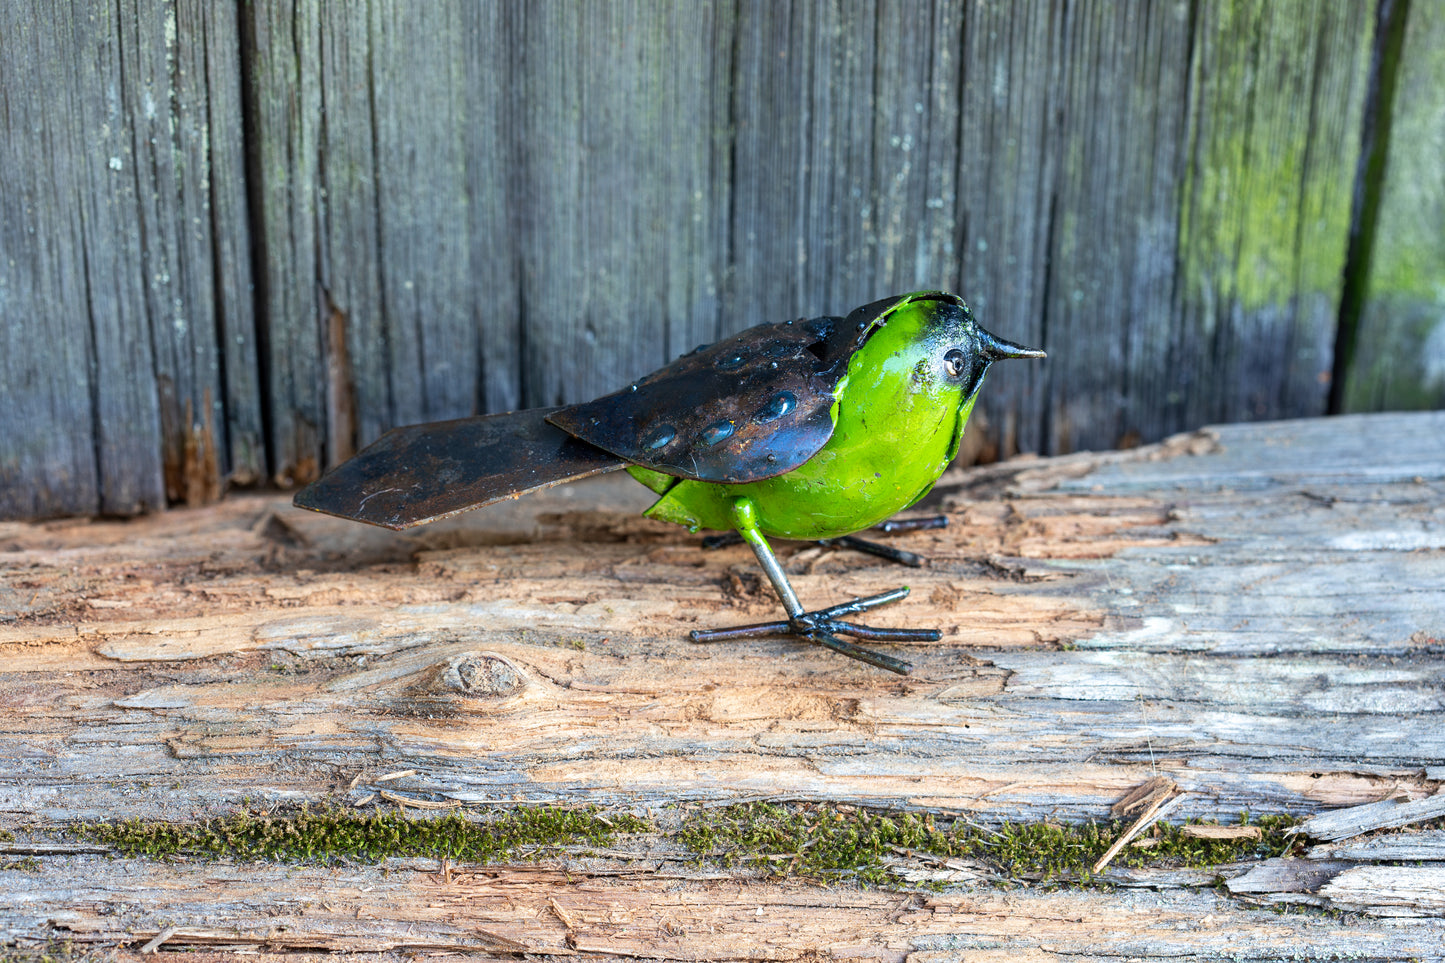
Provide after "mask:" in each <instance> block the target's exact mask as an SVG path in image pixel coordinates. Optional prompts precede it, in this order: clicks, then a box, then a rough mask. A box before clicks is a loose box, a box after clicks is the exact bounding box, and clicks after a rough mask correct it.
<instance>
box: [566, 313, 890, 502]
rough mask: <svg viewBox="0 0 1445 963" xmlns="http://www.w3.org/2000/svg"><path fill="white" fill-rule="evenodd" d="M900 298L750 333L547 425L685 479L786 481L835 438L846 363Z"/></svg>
mask: <svg viewBox="0 0 1445 963" xmlns="http://www.w3.org/2000/svg"><path fill="white" fill-rule="evenodd" d="M902 300H903V299H901V298H897V297H893V298H885V299H883V300H881V301H875V302H873V303H872V304H868V305H864V306H863V307H861V308H859V309H857V310H856V311H854V312H853V313H852V314H850V315H849V316H848V317H847V318H838V317H820V318H813V319H811V320H806V321H805V320H799V321H785V322H782V323H780V324H762V325H758V326H757V327H754V328H749V329H748V330H746V331H744V332H742V333H741V334H738V335H735V336H733V337H731V338H727V339H725V340H723V341H719V342H718V343H716V344H713V345H704V346H701V347H699V348H697V349H695V350H693V351H691V352H689V353H688V354H685V355H683V356H682V357H681V358H678V359H677V360H676V361H674V362H673V363H672V364H669V365H667V366H666V367H663V368H660V369H658V370H657V371H655V372H653V373H652V374H650V375H648V376H647V377H646V378H643V379H642V380H640V381H638V382H636V383H635V384H631V385H628V386H627V387H626V388H624V389H622V390H621V391H618V392H615V393H613V394H610V395H607V396H605V397H602V398H598V399H597V400H596V401H590V402H587V403H585V404H580V405H573V406H572V407H569V408H562V409H560V410H558V411H555V412H553V413H552V414H551V415H549V416H548V420H549V421H551V422H552V424H554V425H557V426H558V427H561V428H564V429H566V430H567V431H569V432H571V433H572V434H574V435H576V436H577V437H579V438H582V439H584V440H586V441H589V442H591V443H592V444H594V445H596V446H597V447H599V448H603V449H606V450H607V451H609V452H611V453H612V454H614V455H617V456H618V457H620V458H623V459H625V460H627V461H629V462H634V463H636V464H639V465H643V466H645V467H647V468H653V469H656V470H657V471H661V472H665V473H667V474H669V475H676V476H678V477H681V478H692V479H698V480H701V481H714V482H729V483H741V482H750V481H758V480H761V479H764V478H772V477H773V476H775V475H781V474H783V473H784V472H788V471H791V470H793V469H794V468H797V467H798V466H799V465H801V464H803V462H805V461H807V460H808V459H809V458H811V457H813V455H814V454H816V453H817V451H818V449H820V448H822V447H823V445H825V444H826V443H827V441H828V439H829V437H831V436H832V434H833V416H832V407H833V402H834V400H835V397H834V394H835V391H836V389H837V387H838V382H839V381H840V380H841V379H842V377H843V375H844V374H846V373H847V370H848V360H849V359H850V358H851V357H852V356H853V353H854V352H855V351H857V350H858V348H859V346H861V345H862V344H863V342H864V341H865V340H866V339H867V336H868V333H869V332H870V331H871V330H872V328H873V326H874V325H875V324H876V323H877V322H878V320H879V319H880V318H882V317H883V316H884V315H886V313H887V312H888V311H889V310H890V309H891V308H893V307H894V306H895V305H897V304H899V303H900V302H901V301H902Z"/></svg>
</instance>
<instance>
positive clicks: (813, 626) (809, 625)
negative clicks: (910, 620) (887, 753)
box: [691, 588, 942, 675]
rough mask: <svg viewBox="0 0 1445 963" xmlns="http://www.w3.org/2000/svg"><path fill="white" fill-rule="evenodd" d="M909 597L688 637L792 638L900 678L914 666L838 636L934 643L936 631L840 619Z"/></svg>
mask: <svg viewBox="0 0 1445 963" xmlns="http://www.w3.org/2000/svg"><path fill="white" fill-rule="evenodd" d="M907 594H908V589H906V588H899V589H894V590H893V591H891V592H884V593H882V594H881V595H871V596H868V597H867V598H861V599H854V600H853V601H851V602H844V603H843V604H841V605H834V606H832V607H831V608H826V609H820V610H819V611H817V612H803V613H801V614H799V615H795V616H793V617H792V618H789V619H787V620H786V621H777V622H759V623H757V624H755V625H739V626H736V627H735V628H730V629H708V630H695V631H693V632H692V633H691V637H692V640H693V641H694V642H727V641H732V640H734V639H758V638H765V637H768V636H774V635H792V636H796V637H798V638H801V639H804V640H806V641H809V642H813V643H816V644H818V645H821V646H824V647H826V648H829V649H832V650H833V651H834V652H837V653H838V654H840V655H846V656H848V657H849V658H850V659H857V660H858V661H860V662H867V663H868V664H869V665H873V666H877V667H878V668H880V669H887V670H888V671H889V672H897V673H898V674H899V675H907V674H908V673H909V671H910V670H911V669H912V668H913V666H912V665H911V664H910V663H908V662H906V661H904V660H903V659H897V658H894V657H893V656H891V655H884V654H883V653H881V652H874V651H873V650H872V649H865V648H863V647H862V646H860V645H855V644H854V643H852V642H849V641H848V640H846V639H843V638H840V636H845V635H847V636H852V637H853V638H855V639H867V640H868V641H870V642H937V641H938V640H939V639H940V638H941V637H942V635H941V633H939V631H938V630H937V629H884V628H877V627H875V626H871V625H859V624H858V623H856V622H845V621H843V619H841V618H840V616H845V615H853V614H855V613H857V612H863V611H866V610H868V609H871V608H876V607H877V606H879V605H886V604H888V603H889V602H896V601H898V600H899V599H901V598H903V597H905V596H906V595H907Z"/></svg>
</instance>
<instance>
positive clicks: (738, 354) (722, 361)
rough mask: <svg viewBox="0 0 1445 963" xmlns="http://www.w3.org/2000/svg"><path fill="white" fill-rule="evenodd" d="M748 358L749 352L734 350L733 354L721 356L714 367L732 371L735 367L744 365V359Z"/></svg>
mask: <svg viewBox="0 0 1445 963" xmlns="http://www.w3.org/2000/svg"><path fill="white" fill-rule="evenodd" d="M746 358H747V352H745V351H734V352H733V353H732V354H730V355H728V356H726V357H724V358H719V359H718V360H717V362H716V363H715V364H714V365H713V367H715V368H717V369H718V370H719V371H731V370H733V369H734V368H741V367H742V366H743V361H744V360H745V359H746Z"/></svg>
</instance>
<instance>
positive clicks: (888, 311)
mask: <svg viewBox="0 0 1445 963" xmlns="http://www.w3.org/2000/svg"><path fill="white" fill-rule="evenodd" d="M848 320H849V322H850V324H849V325H848V327H849V328H853V329H856V330H860V331H864V332H866V334H865V337H866V340H865V341H864V343H863V344H862V345H861V346H860V347H859V348H858V349H857V352H856V354H855V356H854V358H853V362H852V364H850V365H849V369H850V371H849V377H850V380H851V379H853V378H854V376H855V374H861V373H862V371H863V370H871V371H873V372H875V373H876V376H884V377H887V376H888V375H892V379H890V380H895V379H897V378H898V377H899V376H901V375H903V374H904V372H907V379H908V381H909V385H910V387H909V390H910V391H911V392H913V393H916V394H919V395H924V396H935V397H939V398H949V399H953V398H957V400H958V403H960V404H966V403H968V402H970V401H972V399H973V397H974V395H976V394H977V393H978V389H979V386H980V385H981V384H982V383H983V376H984V374H985V372H987V371H988V367H989V365H991V364H993V363H994V362H995V361H1001V360H1003V359H1005V358H1042V357H1044V356H1045V355H1044V352H1043V351H1041V350H1039V349H1037V348H1026V347H1024V346H1023V345H1021V344H1015V343H1014V342H1012V341H1005V340H1004V339H1003V338H999V337H997V336H995V335H993V334H990V333H989V332H988V331H985V330H984V329H983V328H981V327H980V326H979V325H978V323H977V322H976V321H975V320H974V317H973V312H972V311H970V310H969V307H968V305H967V304H966V303H964V300H963V298H961V297H959V296H958V295H956V294H947V293H944V292H942V291H917V292H914V293H912V294H904V295H900V296H898V297H894V298H887V299H885V300H882V301H875V302H874V303H872V304H869V305H865V306H864V307H861V308H859V309H858V310H857V311H854V312H853V314H852V315H851V316H850V317H849V319H848ZM865 325H866V327H865Z"/></svg>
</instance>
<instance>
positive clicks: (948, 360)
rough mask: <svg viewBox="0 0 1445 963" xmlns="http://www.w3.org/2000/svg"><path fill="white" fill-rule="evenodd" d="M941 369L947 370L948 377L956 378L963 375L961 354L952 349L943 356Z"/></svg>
mask: <svg viewBox="0 0 1445 963" xmlns="http://www.w3.org/2000/svg"><path fill="white" fill-rule="evenodd" d="M943 367H944V368H945V369H947V370H948V374H949V377H951V378H957V377H958V376H959V375H961V374H963V352H962V351H960V350H958V349H957V348H954V349H953V350H951V351H949V352H948V354H946V355H944V356H943Z"/></svg>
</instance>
